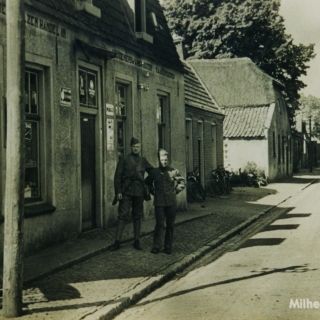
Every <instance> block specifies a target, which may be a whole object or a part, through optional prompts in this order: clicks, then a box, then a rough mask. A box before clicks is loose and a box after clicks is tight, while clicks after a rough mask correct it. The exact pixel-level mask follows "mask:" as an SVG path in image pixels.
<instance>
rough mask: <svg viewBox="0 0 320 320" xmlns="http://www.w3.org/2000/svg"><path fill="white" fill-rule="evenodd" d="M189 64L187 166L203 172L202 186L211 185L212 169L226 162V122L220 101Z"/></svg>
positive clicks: (186, 90)
mask: <svg viewBox="0 0 320 320" xmlns="http://www.w3.org/2000/svg"><path fill="white" fill-rule="evenodd" d="M184 65H185V89H184V90H185V111H186V167H187V171H188V172H190V171H192V170H193V169H195V168H198V169H199V173H200V179H201V183H202V184H203V186H204V187H206V186H208V184H209V182H210V179H211V172H212V169H215V168H217V165H218V164H220V163H223V119H224V117H225V115H224V113H223V112H222V110H221V108H220V107H219V105H218V104H217V102H216V101H215V100H214V99H213V97H212V96H211V94H210V93H209V92H208V89H207V88H206V87H205V85H204V84H203V83H202V81H201V79H200V78H199V76H198V75H197V74H196V73H195V72H194V69H193V67H192V66H191V65H189V64H188V63H187V62H186V63H185V64H184Z"/></svg>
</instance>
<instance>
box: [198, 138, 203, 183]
mask: <svg viewBox="0 0 320 320" xmlns="http://www.w3.org/2000/svg"><path fill="white" fill-rule="evenodd" d="M201 143H202V141H201V140H200V139H198V159H199V168H198V169H199V179H200V182H201V183H202V157H201V154H202V150H201Z"/></svg>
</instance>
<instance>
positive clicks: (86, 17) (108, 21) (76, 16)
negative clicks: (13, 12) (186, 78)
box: [26, 0, 183, 71]
mask: <svg viewBox="0 0 320 320" xmlns="http://www.w3.org/2000/svg"><path fill="white" fill-rule="evenodd" d="M146 2H147V8H146V11H147V12H146V17H147V33H148V34H150V35H151V36H153V44H151V43H148V42H146V41H142V40H139V39H136V38H135V36H134V34H133V32H132V30H131V28H130V25H129V22H128V15H127V14H126V13H125V12H126V11H125V6H127V7H128V4H127V1H126V0H108V1H106V0H93V5H94V6H96V7H97V8H99V9H100V10H101V18H97V17H95V16H93V15H90V14H88V13H86V12H84V11H77V10H75V8H74V0H26V4H27V5H29V6H32V7H34V8H36V9H37V10H39V11H41V12H43V13H44V14H47V15H49V16H52V17H54V18H56V19H59V20H61V21H64V22H66V23H69V24H70V25H72V26H74V27H76V28H77V29H79V30H80V31H79V32H80V33H81V30H84V31H87V32H90V33H93V34H95V35H97V36H99V37H101V39H102V40H104V41H105V42H106V43H107V44H108V43H110V44H113V45H118V46H120V47H122V48H124V49H128V50H131V51H133V52H136V53H137V54H138V55H141V57H147V58H149V59H151V60H153V61H156V62H157V63H158V64H161V65H162V66H164V67H169V68H173V69H177V70H179V71H182V70H183V65H182V63H181V61H180V59H179V56H178V54H177V51H176V48H175V45H174V43H173V40H172V36H171V34H170V30H169V28H168V25H167V22H166V19H165V16H164V14H163V11H162V8H161V6H160V4H159V2H158V0H147V1H146ZM127 12H128V11H127ZM131 12H132V11H131ZM151 12H154V13H155V15H156V17H157V21H158V24H159V25H160V27H159V28H156V27H155V26H154V25H153V23H152V20H151V19H152V18H151V14H150V13H151Z"/></svg>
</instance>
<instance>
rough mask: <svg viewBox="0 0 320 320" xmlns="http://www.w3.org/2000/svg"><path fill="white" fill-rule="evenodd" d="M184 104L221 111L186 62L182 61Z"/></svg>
mask: <svg viewBox="0 0 320 320" xmlns="http://www.w3.org/2000/svg"><path fill="white" fill-rule="evenodd" d="M184 68H185V72H184V79H185V89H184V94H185V104H186V105H188V106H191V107H195V108H199V109H204V110H207V111H215V112H219V113H222V112H221V110H220V107H219V106H218V104H217V103H216V102H215V101H214V99H213V98H212V96H211V95H210V93H209V92H208V91H207V90H206V88H205V87H204V85H203V84H202V83H201V80H200V79H199V78H198V76H197V75H196V74H195V72H194V71H193V69H192V67H190V65H189V64H188V63H184Z"/></svg>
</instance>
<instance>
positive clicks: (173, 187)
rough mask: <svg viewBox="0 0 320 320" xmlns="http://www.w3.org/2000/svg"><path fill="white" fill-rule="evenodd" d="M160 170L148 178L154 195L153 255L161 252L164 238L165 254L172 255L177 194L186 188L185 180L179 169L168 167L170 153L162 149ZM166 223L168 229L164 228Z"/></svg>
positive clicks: (153, 172)
mask: <svg viewBox="0 0 320 320" xmlns="http://www.w3.org/2000/svg"><path fill="white" fill-rule="evenodd" d="M158 158H159V162H160V165H159V168H155V169H153V170H152V171H151V173H150V174H149V176H148V177H147V178H146V183H147V184H148V185H149V186H150V192H151V193H152V194H153V195H154V203H153V204H154V206H155V217H156V226H155V229H154V237H153V248H152V250H151V253H154V254H157V253H159V252H160V250H161V247H162V242H163V233H164V230H165V237H164V252H165V253H166V254H171V252H172V251H171V250H172V242H173V227H174V221H175V219H176V194H178V193H179V192H181V191H182V190H183V189H184V188H185V179H184V178H183V177H182V176H181V175H180V173H179V171H178V170H177V169H174V168H171V167H169V166H168V164H169V163H168V152H167V151H165V150H163V149H160V150H159V153H158ZM165 221H166V227H165V226H164V224H165Z"/></svg>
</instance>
